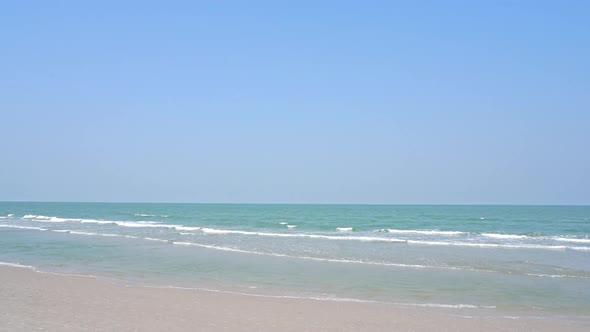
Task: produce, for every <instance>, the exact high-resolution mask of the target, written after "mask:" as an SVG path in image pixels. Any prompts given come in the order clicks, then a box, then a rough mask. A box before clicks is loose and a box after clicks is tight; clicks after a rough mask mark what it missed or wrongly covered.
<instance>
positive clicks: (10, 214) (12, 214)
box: [6, 213, 14, 218]
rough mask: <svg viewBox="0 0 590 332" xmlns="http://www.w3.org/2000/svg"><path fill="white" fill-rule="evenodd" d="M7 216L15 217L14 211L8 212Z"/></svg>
mask: <svg viewBox="0 0 590 332" xmlns="http://www.w3.org/2000/svg"><path fill="white" fill-rule="evenodd" d="M6 216H7V217H9V218H10V217H14V213H9V214H7V215H6Z"/></svg>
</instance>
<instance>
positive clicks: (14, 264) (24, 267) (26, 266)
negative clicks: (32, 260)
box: [0, 262, 35, 270]
mask: <svg viewBox="0 0 590 332" xmlns="http://www.w3.org/2000/svg"><path fill="white" fill-rule="evenodd" d="M0 266H10V267H19V268H23V269H31V270H34V269H35V267H34V266H31V265H22V264H17V263H8V262H0Z"/></svg>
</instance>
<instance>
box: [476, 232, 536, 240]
mask: <svg viewBox="0 0 590 332" xmlns="http://www.w3.org/2000/svg"><path fill="white" fill-rule="evenodd" d="M481 236H485V237H490V238H494V239H524V238H527V237H528V236H526V235H514V234H497V233H482V234H481Z"/></svg>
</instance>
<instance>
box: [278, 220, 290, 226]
mask: <svg viewBox="0 0 590 332" xmlns="http://www.w3.org/2000/svg"><path fill="white" fill-rule="evenodd" d="M279 224H281V225H286V224H288V222H285V221H283V222H280V223H279Z"/></svg>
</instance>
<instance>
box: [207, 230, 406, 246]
mask: <svg viewBox="0 0 590 332" xmlns="http://www.w3.org/2000/svg"><path fill="white" fill-rule="evenodd" d="M201 231H202V232H203V233H205V234H239V235H257V236H267V237H292V238H311V239H324V240H356V241H369V242H394V243H406V240H400V239H394V238H386V237H376V236H340V235H321V234H309V233H270V232H253V231H238V230H229V229H216V228H206V227H204V228H201Z"/></svg>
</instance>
